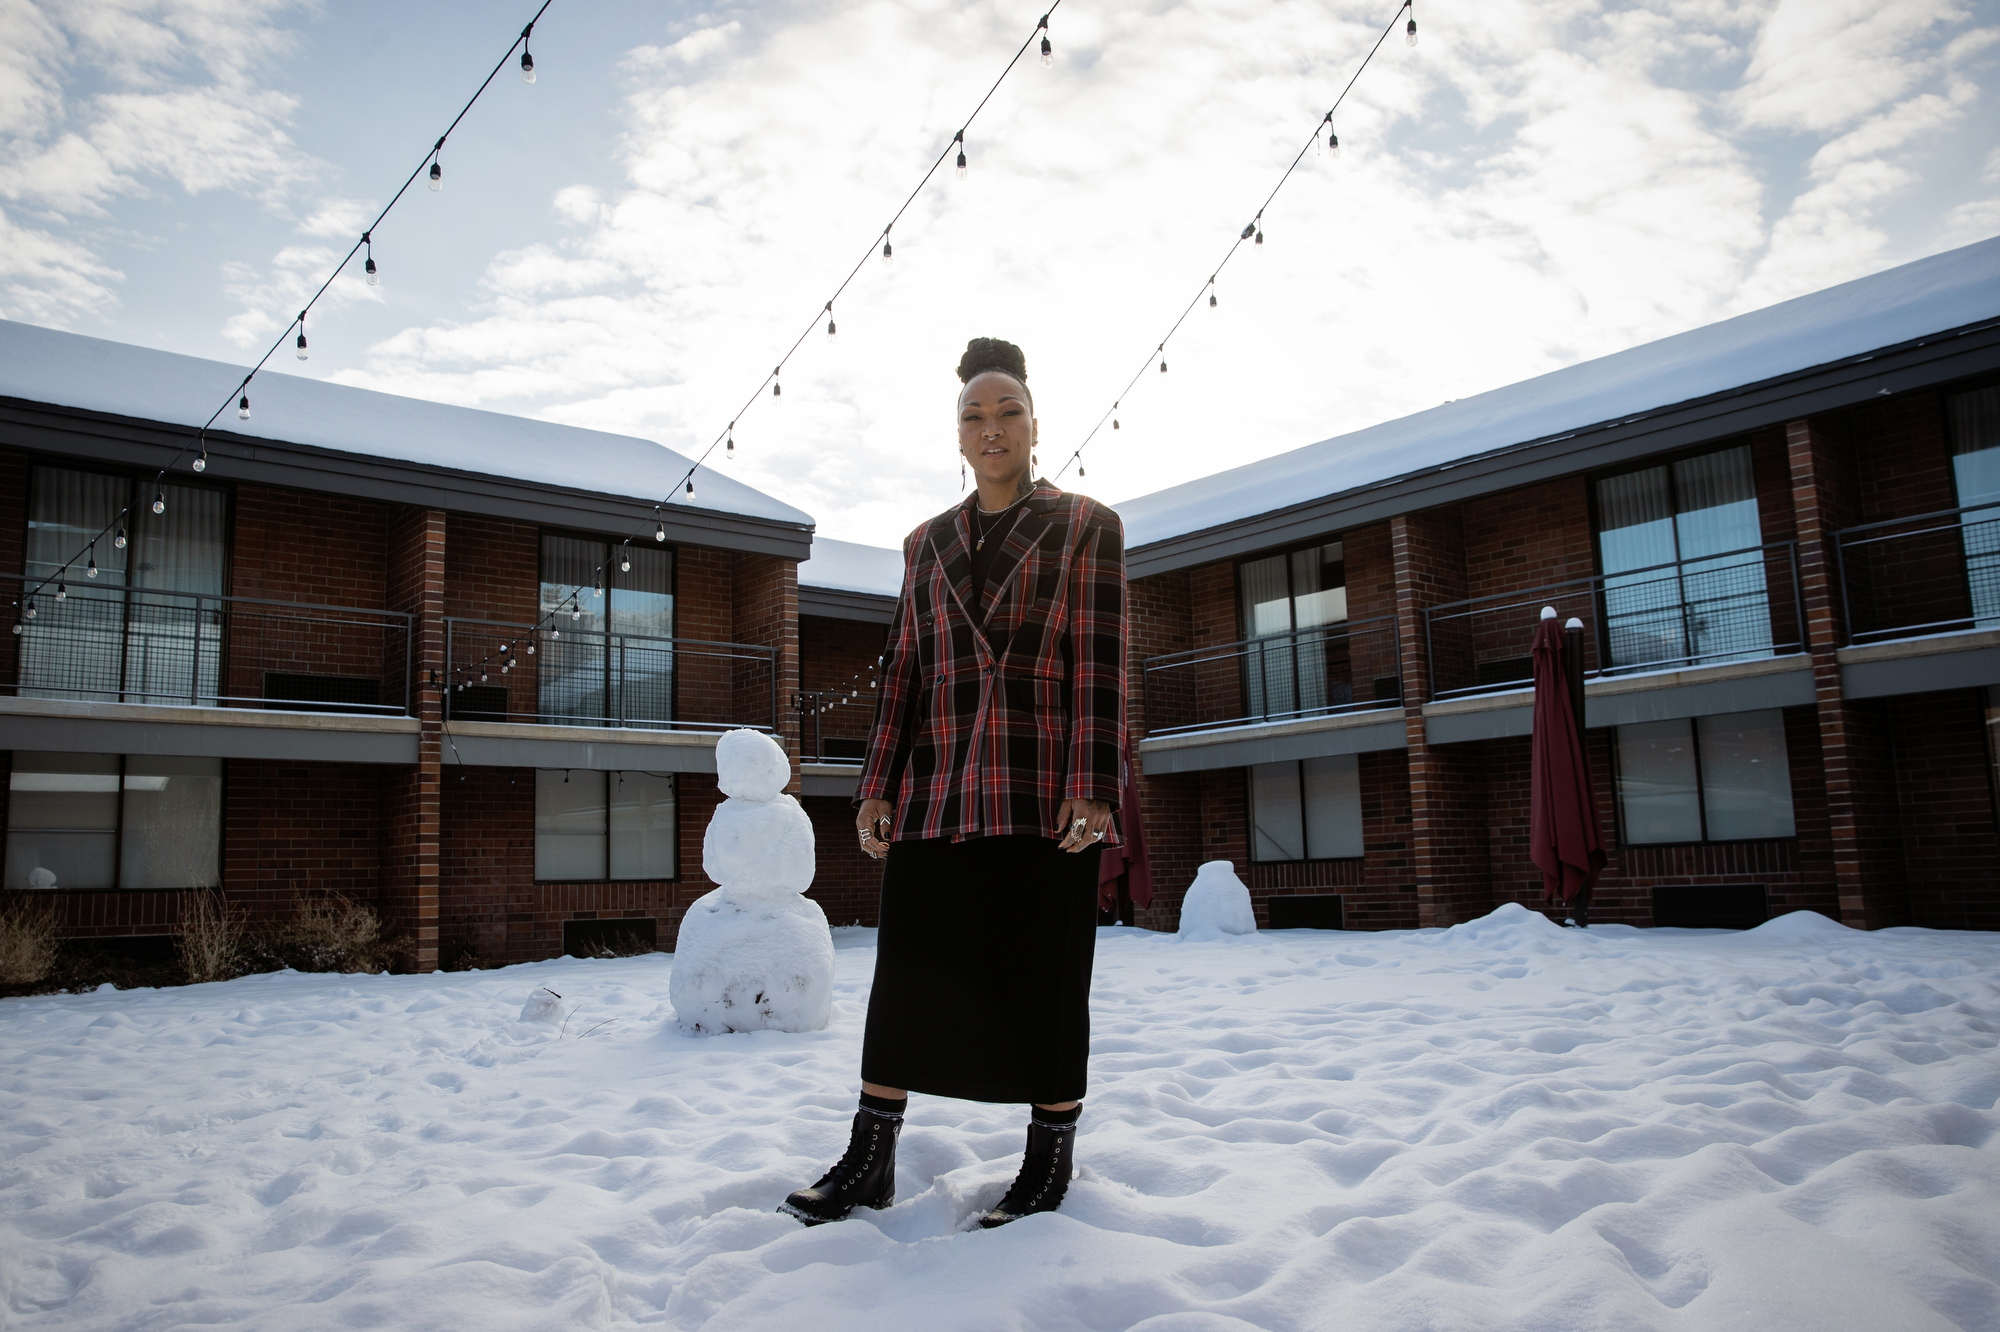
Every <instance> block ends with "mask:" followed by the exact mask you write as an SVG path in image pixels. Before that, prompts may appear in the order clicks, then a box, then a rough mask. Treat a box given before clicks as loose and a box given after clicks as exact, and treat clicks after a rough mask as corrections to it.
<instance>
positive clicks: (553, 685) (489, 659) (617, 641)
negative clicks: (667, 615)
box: [444, 618, 778, 731]
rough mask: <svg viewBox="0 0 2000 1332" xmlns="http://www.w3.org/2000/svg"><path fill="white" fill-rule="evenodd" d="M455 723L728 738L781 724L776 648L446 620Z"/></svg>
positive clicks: (450, 710) (449, 709) (449, 710)
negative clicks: (727, 732) (725, 733)
mask: <svg viewBox="0 0 2000 1332" xmlns="http://www.w3.org/2000/svg"><path fill="white" fill-rule="evenodd" d="M444 625H445V662H446V667H447V669H446V674H445V682H446V686H447V688H446V694H445V699H446V704H445V708H446V712H445V715H446V716H447V717H449V718H450V719H451V720H454V721H490V722H534V723H540V724H542V725H547V726H624V727H638V728H642V729H652V730H670V731H725V730H730V729H733V728H736V727H742V726H748V727H753V728H755V729H757V730H762V731H774V730H776V729H777V723H778V649H776V648H775V647H764V646H761V645H758V644H754V643H715V642H709V641H707V640H704V639H697V638H655V637H651V636H649V635H646V634H621V633H606V632H602V631H596V632H593V631H589V630H581V629H575V630H573V629H564V628H562V627H561V626H560V625H559V624H553V623H544V624H542V625H528V624H509V623H507V622H505V621H502V620H474V619H464V618H448V619H446V620H445V622H444Z"/></svg>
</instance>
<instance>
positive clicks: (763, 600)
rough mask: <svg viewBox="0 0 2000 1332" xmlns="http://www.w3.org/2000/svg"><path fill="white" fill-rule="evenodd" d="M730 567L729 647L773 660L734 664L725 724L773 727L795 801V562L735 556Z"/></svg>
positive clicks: (735, 661) (744, 660)
mask: <svg viewBox="0 0 2000 1332" xmlns="http://www.w3.org/2000/svg"><path fill="white" fill-rule="evenodd" d="M731 564H732V569H731V578H730V588H731V592H732V594H733V595H732V598H731V606H730V610H731V621H732V628H733V633H732V635H731V639H732V641H734V642H737V643H744V644H753V645H755V646H758V647H768V648H775V649H776V650H777V654H776V657H775V659H770V660H767V659H764V658H758V657H750V656H747V655H745V656H737V657H735V658H733V659H732V678H731V682H730V695H731V708H732V711H731V713H730V715H729V718H728V720H730V721H734V722H740V723H745V724H756V725H770V724H775V725H776V727H777V729H778V732H779V740H780V742H781V743H782V744H783V745H784V746H785V752H786V753H788V754H790V755H791V756H792V786H791V789H792V793H793V794H794V795H796V794H797V793H798V764H799V714H798V712H797V711H796V710H795V709H794V708H793V707H792V706H791V700H792V698H793V696H794V695H796V694H797V693H798V691H799V565H798V561H796V560H787V559H780V558H778V557H777V556H775V555H738V556H735V557H734V559H733V560H732V561H731ZM774 677H775V678H774ZM774 712H775V714H776V715H775V716H774V715H773V713H774Z"/></svg>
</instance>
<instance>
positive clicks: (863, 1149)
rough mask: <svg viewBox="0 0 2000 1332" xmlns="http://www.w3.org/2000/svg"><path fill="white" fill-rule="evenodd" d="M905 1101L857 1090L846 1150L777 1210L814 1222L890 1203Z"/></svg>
mask: <svg viewBox="0 0 2000 1332" xmlns="http://www.w3.org/2000/svg"><path fill="white" fill-rule="evenodd" d="M907 1104H909V1102H908V1101H907V1100H902V1101H891V1100H887V1099H885V1098H883V1097H880V1096H870V1095H868V1094H867V1093H865V1092H864V1093H862V1096H861V1108H860V1109H859V1110H857V1111H855V1112H854V1131H853V1133H852V1135H851V1136H850V1137H849V1138H848V1140H847V1151H846V1152H845V1153H843V1154H842V1156H841V1158H840V1160H839V1161H838V1162H837V1163H835V1165H834V1167H833V1169H831V1170H829V1171H827V1172H826V1174H824V1175H822V1176H820V1181H819V1183H817V1184H815V1185H813V1186H812V1187H811V1188H809V1189H800V1190H799V1191H798V1192H797V1193H794V1194H793V1195H792V1196H791V1197H789V1198H787V1199H785V1205H784V1206H782V1207H780V1208H779V1209H778V1210H779V1211H781V1212H784V1213H786V1214H787V1215H790V1216H795V1217H797V1218H798V1219H799V1220H801V1221H803V1222H805V1223H806V1224H807V1225H809V1226H817V1225H822V1224H824V1223H826V1222H828V1221H839V1220H841V1219H842V1218H844V1217H845V1216H846V1215H847V1214H848V1213H849V1212H851V1211H853V1210H854V1209H855V1208H857V1207H887V1206H889V1204H891V1203H893V1202H895V1201H896V1139H897V1137H898V1136H899V1135H900V1134H901V1133H902V1131H903V1107H904V1106H905V1105H907Z"/></svg>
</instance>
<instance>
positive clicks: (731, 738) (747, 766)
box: [715, 730, 792, 804]
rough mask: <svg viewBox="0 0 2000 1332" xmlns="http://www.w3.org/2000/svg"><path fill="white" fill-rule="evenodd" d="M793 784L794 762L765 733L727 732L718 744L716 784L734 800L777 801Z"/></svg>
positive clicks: (716, 752)
mask: <svg viewBox="0 0 2000 1332" xmlns="http://www.w3.org/2000/svg"><path fill="white" fill-rule="evenodd" d="M791 780H792V761H791V760H790V759H789V758H787V757H786V756H785V751H784V748H783V747H782V746H780V745H779V744H778V742H777V741H775V740H773V739H772V738H771V737H770V736H768V735H765V734H764V733H763V732H762V731H751V730H740V731H724V732H723V734H722V738H721V739H720V740H717V741H716V742H715V784H716V785H717V786H719V787H721V788H722V794H724V795H726V796H728V797H729V798H730V799H732V800H752V801H756V802H757V803H759V804H762V803H764V802H766V801H769V800H772V799H774V798H775V797H776V796H777V794H778V793H779V792H780V791H783V790H784V789H785V785H786V783H788V782H790V781H791Z"/></svg>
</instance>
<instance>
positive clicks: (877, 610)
mask: <svg viewBox="0 0 2000 1332" xmlns="http://www.w3.org/2000/svg"><path fill="white" fill-rule="evenodd" d="M799 614H801V615H817V616H820V617H822V618H824V619H828V620H853V621H856V622H858V623H861V624H888V623H889V622H890V621H892V620H894V619H895V618H896V598H894V597H891V596H885V595H883V594H882V593H880V592H854V591H850V590H848V589H847V588H840V587H813V586H811V585H810V584H807V583H804V582H801V583H800V584H799Z"/></svg>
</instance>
